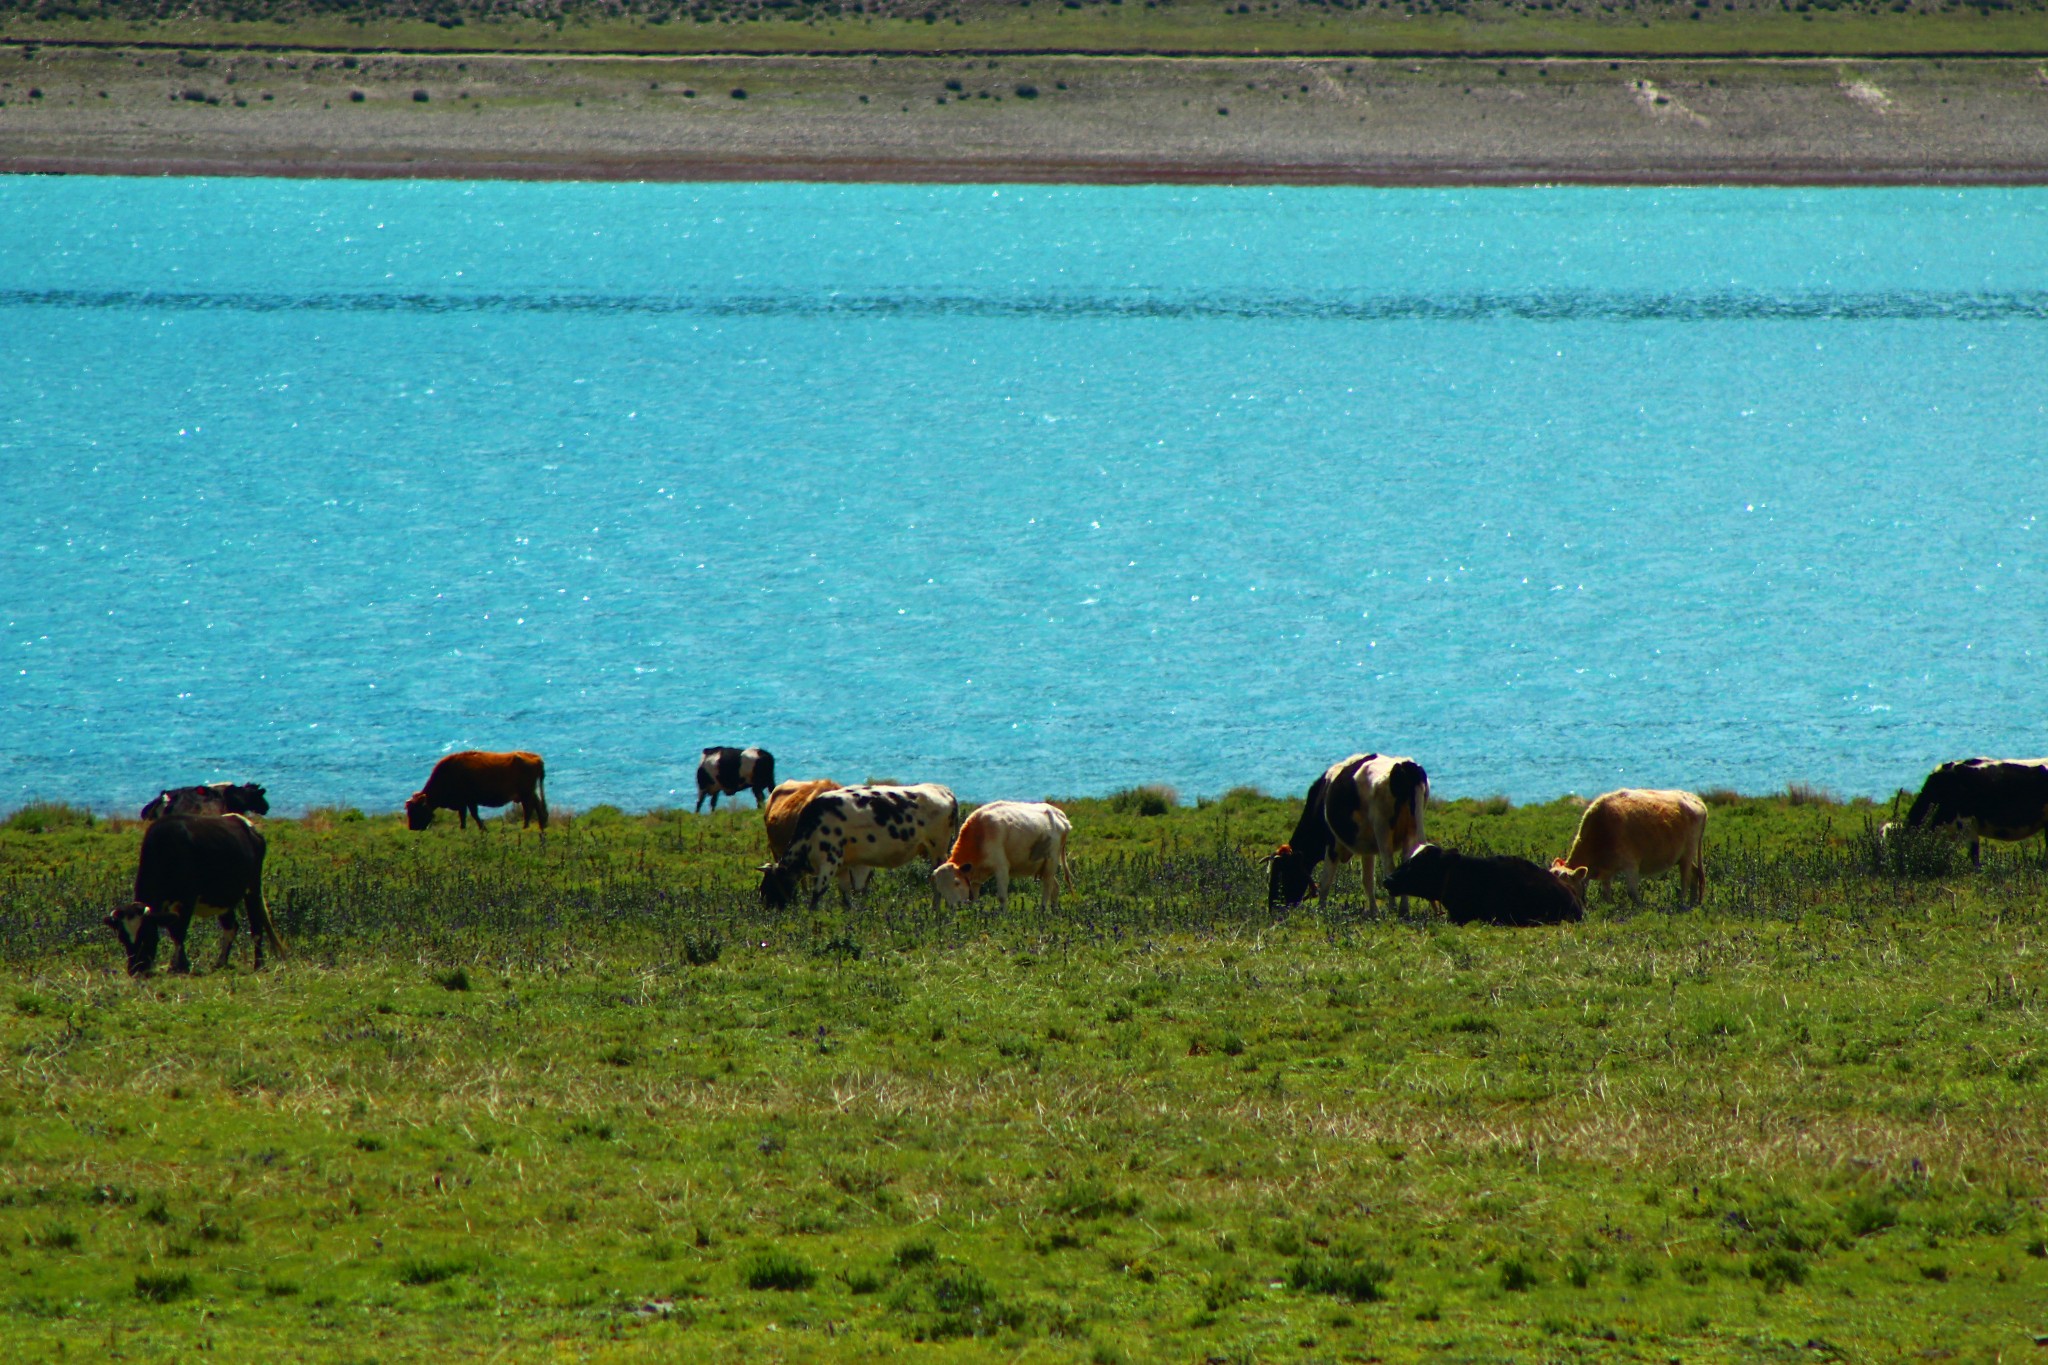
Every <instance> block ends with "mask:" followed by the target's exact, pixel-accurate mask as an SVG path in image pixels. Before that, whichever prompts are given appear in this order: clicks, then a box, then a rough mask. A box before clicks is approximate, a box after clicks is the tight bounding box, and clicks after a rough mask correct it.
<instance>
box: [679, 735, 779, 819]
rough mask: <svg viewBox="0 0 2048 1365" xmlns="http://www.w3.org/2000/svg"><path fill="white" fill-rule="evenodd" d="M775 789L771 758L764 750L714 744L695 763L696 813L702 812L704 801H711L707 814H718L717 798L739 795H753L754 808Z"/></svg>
mask: <svg viewBox="0 0 2048 1365" xmlns="http://www.w3.org/2000/svg"><path fill="white" fill-rule="evenodd" d="M774 787H775V755H774V754H771V753H769V752H768V751H767V750H766V749H735V748H733V747H732V746H730V745H727V744H714V745H712V746H711V747H710V748H708V749H706V750H705V751H704V757H703V758H701V759H699V760H698V762H697V809H698V811H700V812H701V811H702V810H703V809H704V798H705V797H707V796H708V797H710V798H711V813H712V814H714V815H716V814H717V813H718V798H719V797H721V796H738V795H739V794H740V793H741V792H744V791H750V792H752V793H753V794H754V805H755V806H756V807H759V806H761V805H764V804H765V798H766V797H767V795H768V793H769V792H770V791H772V790H773V789H774Z"/></svg>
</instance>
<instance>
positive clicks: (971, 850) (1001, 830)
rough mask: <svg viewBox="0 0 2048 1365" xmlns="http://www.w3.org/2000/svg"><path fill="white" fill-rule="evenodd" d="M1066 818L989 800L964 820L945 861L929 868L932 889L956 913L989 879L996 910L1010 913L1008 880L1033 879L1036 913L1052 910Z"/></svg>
mask: <svg viewBox="0 0 2048 1365" xmlns="http://www.w3.org/2000/svg"><path fill="white" fill-rule="evenodd" d="M1073 829H1074V827H1073V825H1072V824H1071V823H1069V821H1068V820H1067V813H1066V812H1065V811H1063V810H1061V809H1060V808H1059V807H1058V806H1054V805H1049V804H1047V803H1046V802H1043V801H991V802H989V803H988V804H987V805H985V806H982V807H980V808H979V809H977V810H976V811H975V812H974V813H973V814H972V815H970V816H968V817H967V822H966V823H965V824H963V825H961V826H960V837H959V838H958V839H955V840H954V841H953V851H952V853H951V854H950V855H948V856H947V858H946V861H945V862H943V863H941V864H939V865H938V866H937V867H936V868H934V869H932V890H934V891H936V892H938V894H939V899H940V900H943V901H944V902H946V904H948V905H950V906H952V907H954V908H955V909H958V908H959V907H960V906H963V905H965V904H967V902H968V901H970V900H972V899H973V898H974V894H975V892H977V891H979V890H980V889H981V887H982V886H983V885H984V884H985V883H987V882H988V881H989V880H991V879H993V880H994V881H995V884H996V905H997V908H998V909H1000V910H1002V911H1005V912H1007V911H1008V910H1009V908H1010V878H1011V877H1013V876H1017V877H1036V878H1038V885H1039V898H1038V908H1039V909H1040V910H1041V911H1050V910H1057V909H1058V908H1059V904H1060V878H1061V877H1062V876H1063V875H1064V876H1066V877H1067V879H1068V880H1069V881H1072V879H1073V874H1072V873H1071V872H1070V871H1069V870H1068V868H1067V836H1068V835H1070V834H1072V833H1073Z"/></svg>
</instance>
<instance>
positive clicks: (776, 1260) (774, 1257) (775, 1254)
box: [740, 1249, 818, 1293]
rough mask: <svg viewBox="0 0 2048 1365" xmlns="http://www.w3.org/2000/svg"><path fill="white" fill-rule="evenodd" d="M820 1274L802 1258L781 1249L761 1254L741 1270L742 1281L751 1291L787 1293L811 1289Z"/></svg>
mask: <svg viewBox="0 0 2048 1365" xmlns="http://www.w3.org/2000/svg"><path fill="white" fill-rule="evenodd" d="M817 1278H818V1272H817V1271H815V1270H813V1269H811V1267H810V1266H809V1265H808V1264H807V1263H806V1262H805V1261H804V1259H803V1258H802V1257H800V1256H797V1255H794V1254H793V1253H791V1252H787V1251H782V1250H780V1249H771V1250H768V1251H764V1252H761V1253H760V1254H759V1255H757V1256H755V1257H754V1258H753V1259H752V1260H750V1261H748V1262H747V1263H746V1265H745V1266H743V1267H742V1268H741V1271H740V1279H741V1282H742V1283H744V1284H745V1285H746V1286H747V1288H749V1289H776V1290H781V1291H783V1292H785V1293H790V1292H794V1291H796V1290H801V1289H809V1288H810V1287H811V1286H812V1285H813V1284H814V1283H816V1282H817Z"/></svg>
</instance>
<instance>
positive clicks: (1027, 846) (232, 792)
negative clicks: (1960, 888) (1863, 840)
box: [105, 746, 2048, 976]
mask: <svg viewBox="0 0 2048 1365" xmlns="http://www.w3.org/2000/svg"><path fill="white" fill-rule="evenodd" d="M546 778H547V768H546V765H545V764H544V763H543V762H542V760H541V757H540V755H538V754H532V753H525V752H512V753H484V752H481V751H476V750H471V751H467V752H463V753H457V754H450V755H448V756H447V757H446V758H443V759H442V760H441V761H440V762H438V763H436V764H435V765H434V769H433V771H432V772H431V773H429V774H428V776H427V781H426V785H425V786H423V787H422V788H421V789H420V790H419V791H417V792H414V793H413V794H412V796H411V798H410V799H409V800H407V801H406V803H405V818H406V825H407V827H408V828H410V829H414V830H423V829H426V828H427V827H428V825H429V824H431V823H432V821H433V818H434V813H435V812H436V811H438V810H452V811H454V812H455V813H456V818H457V820H458V821H459V822H460V823H461V824H462V825H463V827H465V828H466V827H467V826H468V823H469V821H470V820H472V819H474V820H475V821H476V822H477V827H478V829H482V828H483V815H482V811H483V808H485V807H489V808H492V809H496V808H497V807H500V806H508V805H511V804H514V803H515V802H516V803H517V804H518V806H519V809H520V826H521V828H524V827H525V826H526V825H527V824H528V823H529V822H532V823H538V824H539V826H540V829H541V831H542V834H543V837H545V833H546V830H547V827H548V807H547V800H546V796H545V791H546ZM742 791H750V792H752V793H753V796H754V801H755V804H756V805H757V806H759V807H760V808H761V810H762V815H763V819H764V823H765V824H766V826H767V840H768V853H769V859H770V861H768V862H766V863H763V864H762V865H761V867H760V869H759V870H760V873H761V884H760V895H761V901H762V903H763V905H765V906H766V907H767V908H769V909H771V910H779V909H783V908H785V907H787V906H789V905H791V904H793V903H795V902H796V901H797V900H798V899H799V898H800V897H803V896H805V894H806V892H808V897H807V903H808V904H809V905H810V906H812V907H815V906H816V905H817V903H818V901H819V900H820V898H822V897H823V896H824V894H825V891H826V889H827V888H828V887H833V886H836V887H837V888H838V890H839V894H840V897H841V899H842V900H843V901H845V902H846V903H847V904H848V906H849V907H850V906H851V904H852V898H853V896H854V895H856V894H858V893H859V892H861V891H862V890H864V889H865V888H866V886H867V883H868V879H869V878H870V877H871V876H872V875H873V873H874V872H875V870H876V869H887V868H896V867H903V866H906V865H908V864H909V863H911V862H913V861H923V862H926V863H930V864H932V865H933V866H932V871H931V878H930V881H931V888H932V902H933V905H934V907H938V906H941V905H950V906H954V907H959V906H962V905H965V904H967V903H968V902H969V901H970V900H972V899H973V898H974V897H975V896H976V895H977V894H978V893H979V892H980V891H981V890H982V889H983V888H985V887H986V886H987V885H989V884H990V883H993V884H994V886H995V890H996V898H997V901H998V903H999V905H1000V907H1001V909H1003V910H1005V911H1006V910H1008V908H1009V898H1010V883H1011V881H1012V879H1013V878H1026V879H1030V878H1036V879H1037V881H1038V883H1039V888H1040V904H1041V906H1042V908H1044V909H1046V910H1052V909H1055V908H1057V906H1058V904H1059V893H1060V885H1061V882H1062V881H1063V880H1065V881H1067V882H1068V883H1069V884H1071V873H1070V871H1069V868H1068V863H1067V841H1068V838H1069V836H1070V835H1071V834H1072V831H1073V826H1072V825H1071V823H1070V822H1069V821H1068V819H1067V815H1066V812H1064V811H1063V810H1061V809H1060V808H1059V807H1057V806H1054V805H1051V804H1049V803H1046V802H1042V801H991V802H989V803H988V804H987V805H984V806H980V807H977V808H976V809H975V810H974V811H973V812H972V813H970V814H969V815H968V816H967V819H966V820H965V821H964V822H963V821H962V820H961V818H960V803H959V801H958V800H957V799H956V798H955V797H954V795H953V793H952V791H951V790H949V789H948V788H945V787H942V786H939V785H938V784H936V783H929V782H928V783H922V784H918V785H915V786H896V785H881V784H869V785H864V786H851V787H847V786H841V785H840V784H839V783H837V782H833V781H831V780H830V779H826V778H818V779H813V780H810V781H791V782H782V783H777V782H776V780H775V756H774V755H773V754H771V753H769V752H768V751H767V750H765V749H753V748H750V749H735V748H729V747H725V746H717V747H713V748H708V749H706V750H704V754H703V758H702V760H701V761H700V762H699V764H698V767H697V809H698V810H700V811H701V810H702V809H703V807H704V802H705V799H706V798H707V797H708V798H709V799H710V801H711V808H712V810H713V811H716V810H717V809H718V798H719V797H720V796H734V795H737V794H738V793H740V792H742ZM1428 806H1429V775H1428V774H1427V773H1426V772H1424V771H1423V768H1422V765H1421V764H1419V763H1417V762H1416V761H1415V760H1414V759H1412V758H1403V757H1398V756H1394V755H1388V754H1353V755H1352V756H1351V757H1349V758H1346V759H1343V760H1341V761H1340V762H1338V763H1335V764H1332V765H1331V766H1330V768H1329V769H1328V770H1327V771H1325V772H1324V773H1323V774H1322V776H1320V777H1318V778H1317V779H1316V780H1315V782H1314V783H1313V784H1312V785H1311V786H1310V787H1309V789H1308V795H1307V797H1306V798H1305V799H1304V801H1303V803H1302V810H1301V816H1300V818H1299V819H1298V820H1297V821H1296V823H1295V828H1294V833H1293V835H1292V836H1291V837H1290V838H1289V839H1288V841H1287V842H1286V843H1284V844H1282V845H1280V847H1279V848H1277V849H1275V850H1274V851H1273V852H1272V854H1270V855H1269V856H1268V857H1267V858H1266V867H1267V899H1268V901H1269V903H1270V904H1271V905H1272V906H1273V907H1275V908H1276V909H1277V908H1286V907H1292V906H1296V905H1299V904H1300V903H1301V902H1302V900H1303V899H1304V898H1306V896H1307V895H1308V891H1309V888H1310V886H1311V885H1313V886H1314V887H1315V888H1316V893H1317V900H1318V904H1319V905H1322V906H1324V907H1327V905H1328V902H1329V896H1330V891H1331V888H1332V885H1333V883H1334V882H1335V880H1336V874H1337V869H1338V867H1339V866H1341V865H1342V864H1344V863H1347V862H1350V861H1351V860H1352V859H1354V858H1356V859H1358V860H1359V862H1360V863H1361V865H1362V867H1363V871H1364V879H1365V890H1366V898H1367V903H1368V905H1374V906H1376V905H1377V895H1376V888H1377V887H1378V885H1379V881H1378V879H1376V878H1375V876H1374V870H1375V867H1376V866H1379V867H1384V869H1385V871H1386V877H1385V886H1386V891H1387V894H1388V895H1389V896H1390V897H1393V898H1394V899H1395V901H1396V903H1397V904H1398V905H1400V906H1401V907H1402V908H1404V909H1405V907H1406V904H1407V898H1408V897H1410V896H1415V897H1420V898H1421V899H1424V900H1427V901H1431V902H1433V903H1435V904H1437V905H1440V906H1442V907H1443V909H1444V911H1445V913H1446V915H1447V916H1448V917H1449V918H1450V919H1451V921H1452V922H1454V923H1457V924H1469V923H1475V922H1476V923H1487V924H1500V925H1541V924H1558V923H1563V922H1565V921H1569V920H1576V919H1580V918H1583V917H1584V914H1585V898H1586V889H1587V886H1588V884H1589V883H1590V882H1595V881H1599V882H1605V881H1608V880H1609V879H1611V878H1615V877H1619V878H1621V880H1622V882H1623V883H1624V884H1625V885H1626V887H1627V889H1628V893H1629V895H1630V896H1631V897H1634V896H1635V895H1636V894H1637V893H1638V887H1639V885H1640V882H1641V880H1642V878H1644V877H1654V876H1657V875H1659V874H1661V873H1664V872H1668V871H1671V870H1673V869H1676V870H1677V872H1678V881H1679V888H1680V891H1681V894H1682V895H1683V896H1684V897H1685V898H1686V899H1687V900H1688V901H1690V902H1693V903H1697V902H1698V901H1700V900H1701V899H1702V898H1704V896H1705V895H1706V886H1707V875H1706V864H1705V860H1704V845H1705V839H1706V830H1707V806H1706V803H1705V802H1704V801H1702V800H1701V799H1700V798H1699V797H1697V796H1695V795H1693V794H1692V793H1691V792H1685V791H1653V790H1643V789H1635V788H1628V789H1623V790H1621V791H1612V792H1608V793H1607V794H1606V795H1604V796H1602V797H1600V798H1598V799H1597V800H1595V801H1593V802H1592V803H1591V804H1590V805H1588V806H1587V807H1586V809H1585V812H1584V814H1583V815H1582V816H1581V817H1580V819H1579V828H1578V832H1577V834H1576V835H1575V836H1574V837H1573V839H1572V845H1571V849H1570V851H1569V852H1567V853H1566V854H1565V856H1563V857H1562V858H1557V859H1553V860H1552V862H1551V864H1550V866H1549V867H1543V866H1542V865H1540V864H1537V863H1533V862H1530V861H1529V860H1527V859H1525V858H1515V857H1509V856H1496V857H1477V856H1473V855H1469V854H1463V853H1459V852H1457V851H1456V850H1453V849H1447V848H1439V847H1438V846H1436V845H1434V844H1430V843H1428V842H1426V841H1425V837H1424V830H1423V823H1424V818H1425V815H1426V813H1427V810H1428ZM269 810H270V803H269V800H268V799H267V797H266V796H265V793H264V790H263V788H262V787H261V786H258V785H256V784H254V783H246V784H234V783H225V782H222V783H214V784H212V785H209V786H201V787H179V788H174V789H171V790H167V791H164V792H162V793H161V794H159V795H158V796H157V797H156V798H155V799H154V800H152V801H151V802H150V803H149V804H148V805H147V806H144V807H143V809H142V818H143V819H144V820H145V821H148V822H149V825H148V828H147V829H146V830H145V831H144V833H143V836H142V850H141V855H140V864H139V866H138V868H137V871H136V874H135V894H134V899H133V900H131V901H129V902H128V903H126V904H124V905H121V906H118V907H116V908H115V909H114V910H112V911H110V912H109V913H108V915H107V917H106V921H105V923H106V925H107V927H108V928H110V929H112V930H113V931H114V934H115V936H116V937H117V938H118V939H119V940H120V943H121V946H122V948H123V949H124V950H125V951H126V953H127V958H128V970H129V972H130V973H131V974H134V975H137V976H140V975H143V974H146V973H147V972H149V971H150V970H151V968H152V967H153V966H154V964H155V961H156V956H157V946H158V941H159V939H160V938H162V937H169V938H170V940H171V942H172V945H173V954H172V970H173V971H185V970H188V969H189V964H188V962H187V959H186V957H185V934H186V930H187V929H188V928H189V927H190V925H191V921H192V917H193V915H194V914H195V913H197V912H199V911H200V910H201V909H205V910H208V911H212V912H216V913H218V915H219V922H220V928H221V945H220V954H219V957H218V958H217V959H216V961H215V966H216V967H219V966H224V965H225V964H226V963H227V961H228V958H229V955H230V953H231V951H232V949H233V947H234V941H235V937H236V934H237V932H238V930H239V927H240V926H239V921H238V920H237V917H236V910H237V908H238V907H239V908H240V909H242V910H243V911H245V912H246V913H247V915H248V917H249V930H250V935H251V938H252V940H253V942H254V947H255V962H256V965H257V966H258V967H261V966H262V965H263V949H264V946H265V944H268V945H269V947H270V949H271V951H272V952H273V953H275V954H276V955H277V956H279V957H282V956H284V943H283V941H282V940H281V939H280V938H279V937H278V934H277V929H276V927H275V925H274V924H273V923H272V922H271V919H270V912H269V908H268V906H267V905H266V904H265V903H264V899H263V858H264V847H265V846H264V840H263V834H262V832H261V831H260V830H259V829H258V828H257V827H256V824H255V822H254V821H253V820H252V819H250V817H251V816H257V815H263V814H267V813H268V812H269ZM1903 826H1904V827H1905V828H1907V829H1914V830H1927V831H1938V832H1940V833H1943V834H1946V835H1948V836H1950V837H1953V838H1957V839H1961V840H1967V841H1968V844H1969V848H1970V857H1971V861H1972V862H1973V863H1981V854H1980V851H1979V840H1981V839H1999V840H2019V839H2027V838H2031V837H2032V836H2033V835H2035V834H2040V833H2042V832H2043V831H2044V830H2048V759H1994V758H1973V759H1968V760H1966V761H1964V762H1960V763H1944V764H1942V765H1941V766H1940V767H1939V768H1936V769H1935V770H1934V772H1933V773H1931V774H1929V776H1928V778H1927V781H1926V782H1925V783H1924V784H1923V785H1922V786H1921V788H1920V793H1919V795H1918V796H1917V797H1915V798H1914V801H1913V804H1912V806H1911V808H1910V809H1909V810H1908V811H1907V813H1906V818H1905V820H1904V822H1903ZM1898 828H1899V826H1896V825H1891V824H1887V825H1885V826H1884V827H1883V829H1882V831H1881V832H1880V833H1881V836H1882V837H1885V838H1890V837H1892V835H1893V833H1894V831H1895V830H1897V829H1898Z"/></svg>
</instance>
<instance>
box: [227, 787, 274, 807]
mask: <svg viewBox="0 0 2048 1365" xmlns="http://www.w3.org/2000/svg"><path fill="white" fill-rule="evenodd" d="M228 796H229V797H231V798H232V799H233V801H234V804H235V809H236V810H238V811H247V812H248V813H249V814H251V815H268V814H270V798H269V797H268V796H266V795H264V792H263V784H262V783H260V782H244V783H243V784H242V785H241V786H239V787H229V788H228Z"/></svg>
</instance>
